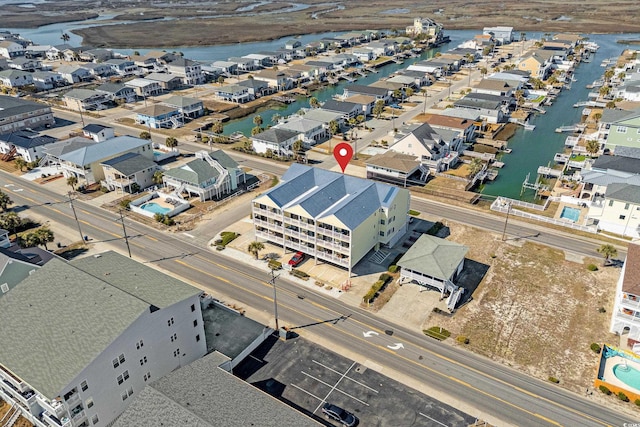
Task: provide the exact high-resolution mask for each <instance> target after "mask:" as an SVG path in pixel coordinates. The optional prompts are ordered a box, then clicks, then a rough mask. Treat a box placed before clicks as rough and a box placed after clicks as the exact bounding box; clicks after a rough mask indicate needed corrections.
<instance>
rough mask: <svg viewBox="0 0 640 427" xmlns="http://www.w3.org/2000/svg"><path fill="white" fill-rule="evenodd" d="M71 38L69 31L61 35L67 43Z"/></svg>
mask: <svg viewBox="0 0 640 427" xmlns="http://www.w3.org/2000/svg"><path fill="white" fill-rule="evenodd" d="M70 38H71V37H70V36H69V34H67V33H62V36H60V39H62V41H63V42H65V43H66V42H68V41H69V39H70Z"/></svg>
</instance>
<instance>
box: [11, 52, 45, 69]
mask: <svg viewBox="0 0 640 427" xmlns="http://www.w3.org/2000/svg"><path fill="white" fill-rule="evenodd" d="M8 64H9V68H13V69H14V70H20V71H28V72H30V73H33V72H34V71H36V70H40V69H42V62H41V61H40V60H39V59H35V58H27V57H26V56H18V57H15V58H12V59H10V60H9V62H8Z"/></svg>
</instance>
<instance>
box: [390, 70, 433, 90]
mask: <svg viewBox="0 0 640 427" xmlns="http://www.w3.org/2000/svg"><path fill="white" fill-rule="evenodd" d="M398 75H401V76H405V77H411V78H412V79H413V81H414V83H415V86H416V87H419V88H420V87H423V86H430V85H431V84H432V80H431V78H430V76H429V75H428V74H427V73H424V72H422V71H415V70H402V71H399V72H398Z"/></svg>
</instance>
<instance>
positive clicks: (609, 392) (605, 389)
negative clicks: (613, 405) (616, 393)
mask: <svg viewBox="0 0 640 427" xmlns="http://www.w3.org/2000/svg"><path fill="white" fill-rule="evenodd" d="M598 389H600V391H601V392H603V393H604V394H606V395H607V396H609V395H610V394H611V390H609V389H608V388H607V386H605V385H601V386H600V387H598Z"/></svg>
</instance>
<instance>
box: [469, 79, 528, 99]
mask: <svg viewBox="0 0 640 427" xmlns="http://www.w3.org/2000/svg"><path fill="white" fill-rule="evenodd" d="M515 90H517V89H516V88H514V87H513V86H512V85H511V84H509V83H508V82H506V81H504V80H498V79H482V80H480V81H479V82H478V83H477V84H476V85H475V86H473V87H472V88H471V91H472V92H474V93H484V94H487V95H495V96H513V94H514V93H515Z"/></svg>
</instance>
